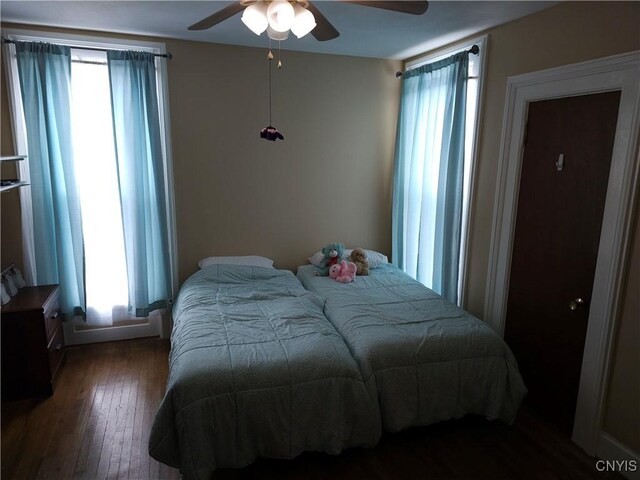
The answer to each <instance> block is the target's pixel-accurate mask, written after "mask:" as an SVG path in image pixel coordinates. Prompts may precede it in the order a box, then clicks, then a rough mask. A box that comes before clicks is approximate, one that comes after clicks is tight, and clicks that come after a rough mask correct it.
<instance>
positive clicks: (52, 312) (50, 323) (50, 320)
mask: <svg viewBox="0 0 640 480" xmlns="http://www.w3.org/2000/svg"><path fill="white" fill-rule="evenodd" d="M44 326H45V330H46V332H47V342H49V341H51V338H53V335H54V334H55V333H56V330H58V329H62V321H61V319H60V313H59V310H58V302H56V304H55V305H54V306H53V308H51V309H49V310H47V311H46V312H44Z"/></svg>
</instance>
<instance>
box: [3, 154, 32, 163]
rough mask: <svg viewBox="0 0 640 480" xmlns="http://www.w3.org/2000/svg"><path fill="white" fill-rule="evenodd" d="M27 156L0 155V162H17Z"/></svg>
mask: <svg viewBox="0 0 640 480" xmlns="http://www.w3.org/2000/svg"><path fill="white" fill-rule="evenodd" d="M25 158H27V157H26V156H25V155H11V156H7V157H0V162H19V161H21V160H24V159H25Z"/></svg>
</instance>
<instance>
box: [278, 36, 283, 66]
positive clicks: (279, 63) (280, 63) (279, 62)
mask: <svg viewBox="0 0 640 480" xmlns="http://www.w3.org/2000/svg"><path fill="white" fill-rule="evenodd" d="M281 68H282V62H281V61H280V40H278V70H280V69H281Z"/></svg>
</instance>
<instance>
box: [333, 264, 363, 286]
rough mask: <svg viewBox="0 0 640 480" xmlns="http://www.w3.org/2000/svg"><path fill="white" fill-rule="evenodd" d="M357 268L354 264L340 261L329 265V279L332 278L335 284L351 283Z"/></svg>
mask: <svg viewBox="0 0 640 480" xmlns="http://www.w3.org/2000/svg"><path fill="white" fill-rule="evenodd" d="M357 270H358V267H357V266H356V264H355V263H353V262H349V263H347V261H346V260H342V261H341V262H340V263H339V264H338V263H336V264H335V265H331V267H330V268H329V277H331V278H333V279H334V280H335V281H336V282H340V283H349V282H353V280H354V279H355V278H356V271H357Z"/></svg>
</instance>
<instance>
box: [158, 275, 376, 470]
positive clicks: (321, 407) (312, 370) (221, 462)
mask: <svg viewBox="0 0 640 480" xmlns="http://www.w3.org/2000/svg"><path fill="white" fill-rule="evenodd" d="M173 313H174V326H173V331H172V335H171V353H170V358H169V376H168V380H167V388H166V393H165V396H164V399H163V400H162V402H161V404H160V407H159V410H158V412H157V414H156V417H155V421H154V423H153V425H152V430H151V435H150V439H149V453H150V454H151V456H152V457H154V458H155V459H157V460H159V461H161V462H163V463H166V464H167V465H170V466H173V467H177V468H180V471H181V473H182V474H183V476H184V478H186V479H208V478H210V477H211V474H212V473H213V471H214V470H215V469H217V468H222V467H243V466H245V465H248V464H250V463H251V462H253V461H254V460H255V459H256V458H257V457H270V458H292V457H295V456H296V455H298V454H300V453H302V452H303V451H322V452H327V453H331V454H338V453H339V452H340V451H341V450H343V449H344V448H347V447H353V446H365V447H370V446H374V445H375V444H376V443H377V442H378V439H379V438H380V435H381V431H382V429H381V422H380V412H379V410H378V405H377V401H376V398H375V392H374V391H368V390H367V386H366V385H365V383H364V382H363V381H362V376H361V373H360V371H359V368H358V366H357V364H356V362H355V360H354V359H353V357H352V356H351V354H350V353H349V349H348V347H347V345H346V344H345V342H344V340H343V339H342V337H341V336H340V335H339V334H338V332H337V331H336V329H335V328H334V327H333V326H332V324H331V323H330V322H329V321H328V320H327V319H326V317H325V316H324V314H323V301H322V300H321V299H320V298H319V297H318V296H317V295H314V294H313V293H311V292H309V291H307V290H305V289H304V288H303V287H302V285H300V282H299V281H298V280H297V279H296V278H295V276H294V274H293V273H292V272H289V271H282V270H276V269H273V268H262V267H253V266H241V265H211V266H208V267H205V268H203V269H202V270H200V271H199V272H197V273H195V274H194V275H193V276H191V277H190V278H189V279H188V280H187V281H186V282H185V284H184V285H183V287H182V289H181V291H180V294H179V296H178V298H177V301H176V305H175V307H174V312H173Z"/></svg>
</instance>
